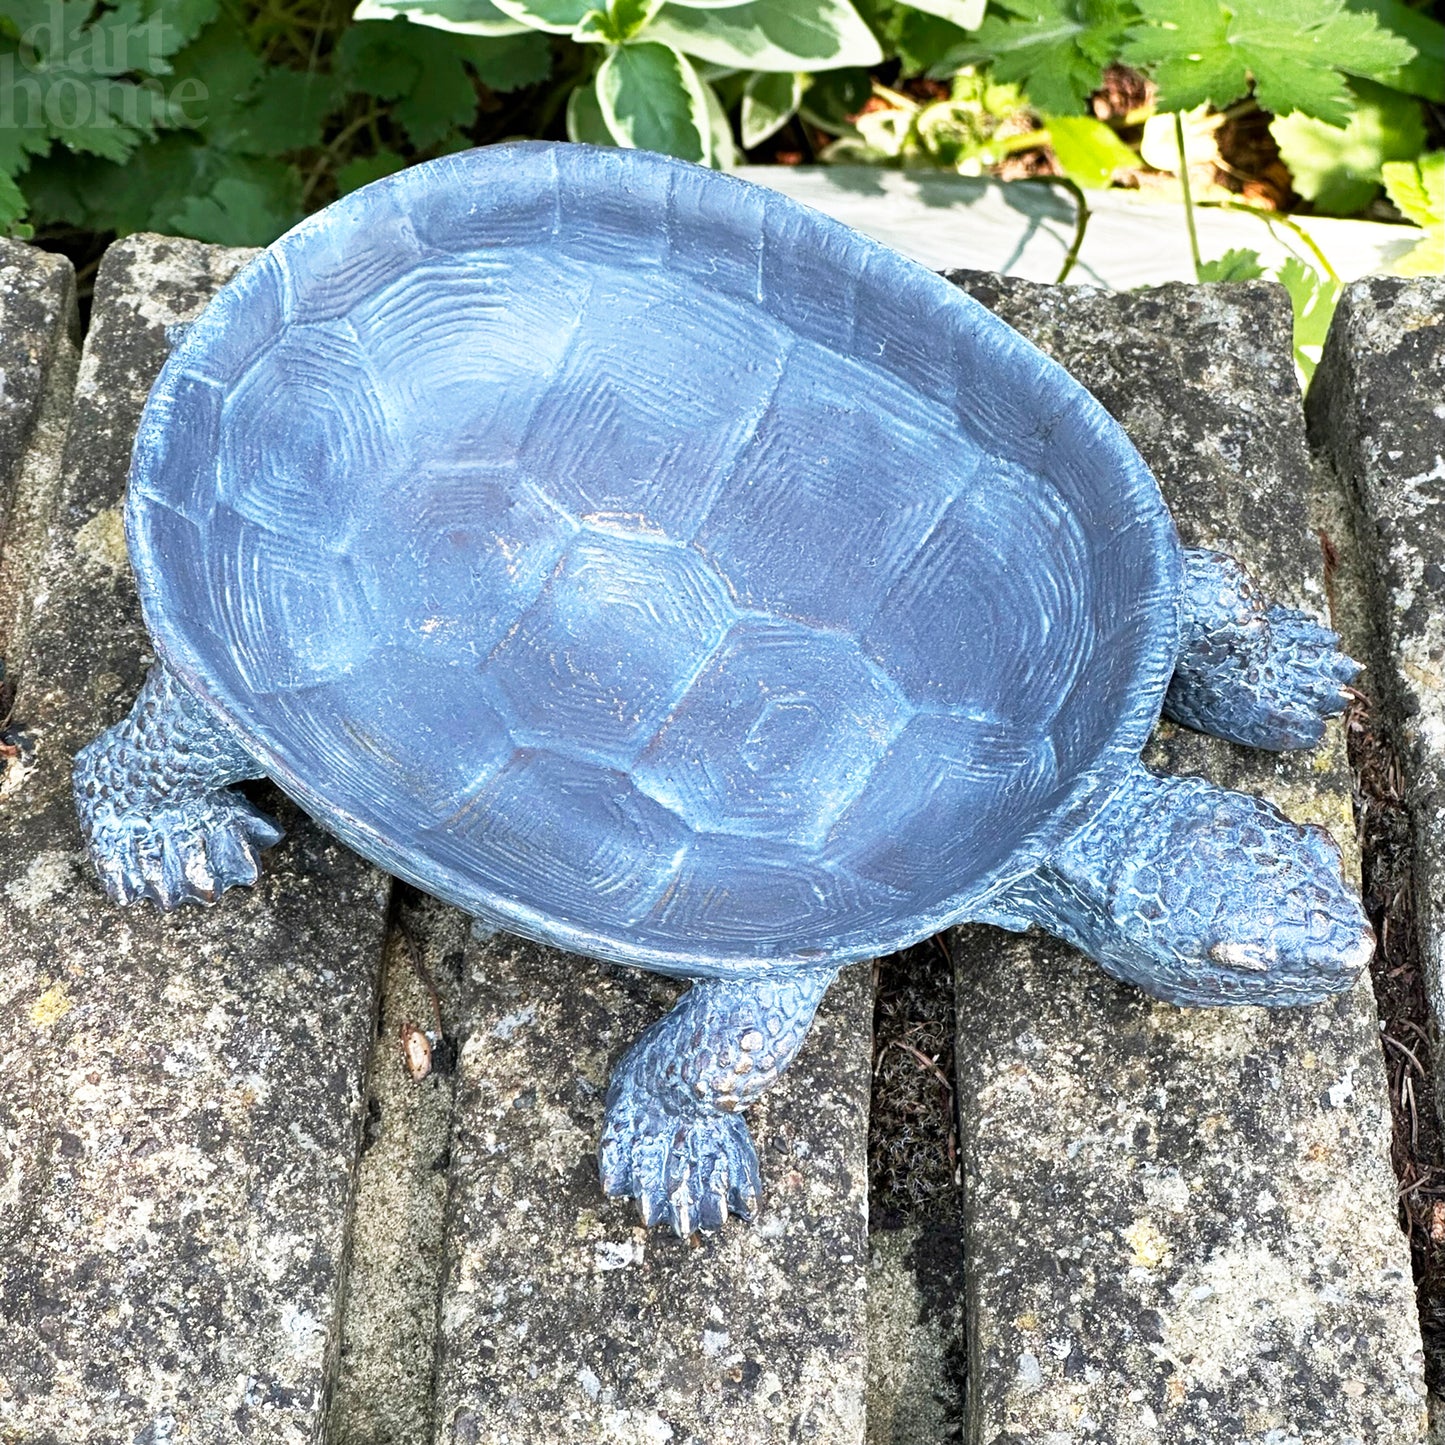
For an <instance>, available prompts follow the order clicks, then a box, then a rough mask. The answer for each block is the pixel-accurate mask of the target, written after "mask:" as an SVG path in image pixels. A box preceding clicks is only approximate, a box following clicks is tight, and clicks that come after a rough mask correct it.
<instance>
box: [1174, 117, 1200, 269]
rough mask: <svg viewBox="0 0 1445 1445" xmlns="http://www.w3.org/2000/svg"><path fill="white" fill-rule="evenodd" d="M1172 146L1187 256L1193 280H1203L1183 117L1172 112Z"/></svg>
mask: <svg viewBox="0 0 1445 1445" xmlns="http://www.w3.org/2000/svg"><path fill="white" fill-rule="evenodd" d="M1174 144H1175V145H1176V146H1177V147H1178V148H1179V184H1180V185H1181V186H1183V187H1184V220H1185V223H1186V224H1187V225H1188V227H1189V254H1190V255H1191V256H1193V257H1194V279H1195V280H1196V281H1201V280H1203V279H1204V278H1203V277H1202V276H1201V275H1200V272H1201V271H1202V270H1203V269H1204V263H1203V262H1202V261H1201V260H1200V259H1199V233H1198V232H1197V231H1196V230H1195V229H1194V197H1193V196H1192V195H1191V194H1190V191H1189V162H1188V160H1186V159H1185V156H1184V117H1183V116H1182V115H1180V113H1179V112H1178V111H1177V110H1176V111H1175V112H1174Z"/></svg>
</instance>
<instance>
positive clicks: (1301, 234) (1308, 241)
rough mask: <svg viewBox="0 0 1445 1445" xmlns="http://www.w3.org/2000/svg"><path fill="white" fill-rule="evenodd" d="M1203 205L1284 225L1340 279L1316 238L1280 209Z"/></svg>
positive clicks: (1271, 224) (1227, 203) (1242, 204)
mask: <svg viewBox="0 0 1445 1445" xmlns="http://www.w3.org/2000/svg"><path fill="white" fill-rule="evenodd" d="M1199 204H1200V205H1201V206H1216V207H1218V208H1219V209H1220V210H1221V211H1243V212H1244V214H1245V215H1246V216H1254V217H1257V218H1258V219H1259V220H1261V221H1263V222H1264V224H1265V225H1266V226H1269V227H1271V228H1273V227H1274V226H1283V227H1285V229H1286V230H1289V231H1293V232H1294V234H1295V235H1296V236H1297V237H1298V238H1299V239H1300V240H1301V241H1303V242H1304V244H1305V245H1306V246H1308V247H1309V249H1310V252H1311V254H1312V255H1313V256H1314V258H1315V260H1316V261H1318V262H1319V263H1320V265H1321V267H1323V268H1324V273H1325V275H1326V276H1328V277H1329V279H1330V280H1331V281H1338V280H1339V279H1340V275H1339V272H1338V271H1336V270H1335V268H1334V267H1333V266H1331V265H1330V258H1329V257H1328V256H1326V255H1325V253H1324V252H1323V251H1321V250H1320V248H1319V245H1318V244H1317V243H1316V241H1315V238H1314V237H1313V236H1311V235H1310V233H1309V232H1308V231H1306V230H1305V228H1304V227H1303V226H1301V225H1300V224H1299V223H1298V222H1296V221H1293V220H1291V219H1290V218H1289V217H1288V216H1284V215H1281V214H1280V213H1279V212H1278V211H1265V210H1261V209H1260V207H1258V206H1251V205H1249V204H1248V203H1247V202H1245V201H1200V203H1199Z"/></svg>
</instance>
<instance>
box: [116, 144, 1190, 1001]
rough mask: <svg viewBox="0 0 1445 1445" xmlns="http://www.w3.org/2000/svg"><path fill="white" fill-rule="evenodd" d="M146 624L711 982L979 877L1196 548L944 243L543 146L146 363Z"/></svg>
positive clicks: (1117, 710)
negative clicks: (925, 249)
mask: <svg viewBox="0 0 1445 1445" xmlns="http://www.w3.org/2000/svg"><path fill="white" fill-rule="evenodd" d="M127 526H128V531H129V536H130V543H131V551H132V556H133V559H134V561H135V564H136V571H137V576H138V579H139V584H140V588H141V593H142V600H143V603H144V606H145V609H146V616H147V621H148V623H149V625H150V627H151V630H152V633H153V635H154V637H155V639H156V643H157V646H158V648H159V650H160V652H161V654H162V656H163V657H164V658H165V659H166V661H167V662H168V663H169V664H170V666H171V667H172V668H173V669H175V671H176V672H177V673H178V674H179V675H180V677H181V678H182V679H183V680H184V682H185V683H186V684H187V686H188V687H189V688H191V689H192V690H193V691H194V692H195V693H196V694H197V695H198V696H199V697H201V698H203V699H204V700H205V701H206V702H207V703H208V704H209V705H210V706H211V707H212V708H213V709H214V710H215V712H216V713H217V715H218V716H219V717H220V718H221V719H222V720H223V722H224V723H225V724H227V725H228V726H229V727H230V728H231V729H232V730H234V732H235V734H236V735H237V737H239V738H240V739H241V740H242V741H243V742H244V744H245V746H246V747H247V748H248V750H249V751H251V752H252V753H253V754H254V756H255V757H256V758H257V759H258V761H259V762H260V763H261V764H262V766H263V767H264V768H265V769H266V771H267V772H269V773H270V774H271V775H272V776H273V777H275V778H276V779H277V780H278V781H279V782H280V783H281V784H282V786H283V787H285V788H286V789H287V790H288V791H289V792H291V793H292V794H293V795H294V796H295V797H296V798H297V799H298V800H299V801H300V802H301V803H302V805H303V806H304V807H306V808H307V809H308V810H309V811H310V812H312V813H313V814H315V815H316V816H317V817H318V818H319V819H321V821H323V822H324V823H325V824H326V825H327V826H329V827H331V828H332V829H333V830H334V831H336V832H337V833H338V834H340V835H341V836H342V837H343V838H345V839H347V840H348V841H349V842H351V843H352V844H353V846H356V847H358V848H359V849H360V851H362V852H363V853H365V854H367V855H368V856H370V857H372V858H373V859H374V860H376V861H377V862H379V863H381V864H382V865H383V866H385V867H387V868H389V869H390V870H392V871H393V872H395V873H398V874H400V875H401V876H403V877H407V878H409V879H411V880H412V881H414V882H416V883H418V884H419V885H420V886H422V887H424V888H427V889H429V890H430V891H432V892H435V893H438V894H440V895H441V896H443V897H446V898H449V899H451V900H453V901H455V902H457V903H460V904H461V905H463V906H464V907H467V908H469V909H470V910H471V911H473V912H475V913H477V914H479V915H481V916H482V917H484V918H486V919H489V920H490V921H492V922H493V923H495V924H498V925H500V926H504V927H507V928H509V929H512V930H514V931H517V932H521V933H523V934H527V935H530V936H533V937H536V938H539V939H542V940H544V941H547V942H551V943H556V944H560V945H562V946H566V947H571V948H574V949H578V950H580V951H583V952H588V953H592V954H595V955H599V956H603V957H612V958H617V959H621V960H625V961H632V962H637V963H642V964H644V965H647V966H650V967H654V968H660V969H663V970H666V971H673V972H678V973H686V974H691V975H703V974H709V973H713V974H725V973H740V972H747V971H749V970H755V969H758V968H766V967H770V966H772V964H773V963H774V961H777V960H803V959H832V960H838V961H843V960H846V959H851V958H859V957H866V956H869V955H871V954H874V953H877V952H880V951H883V950H884V949H887V948H891V947H894V946H898V945H901V944H903V943H906V942H908V941H910V940H911V939H914V938H918V937H922V936H924V935H925V934H927V933H929V932H931V931H933V930H935V929H936V928H938V927H940V926H942V925H944V924H946V923H949V922H952V921H954V920H956V919H959V918H962V917H966V916H967V915H968V912H969V909H970V907H972V906H974V905H976V904H977V903H978V901H979V900H980V899H981V898H983V897H984V896H986V895H987V894H989V893H990V892H992V891H994V890H995V889H997V888H998V887H999V886H1001V885H1002V884H1003V883H1005V882H1007V881H1009V880H1011V879H1013V878H1016V877H1018V876H1019V875H1020V874H1022V873H1023V872H1026V871H1028V869H1029V868H1031V867H1032V866H1033V865H1034V863H1035V862H1036V861H1037V859H1038V858H1039V857H1041V856H1042V855H1043V854H1044V853H1045V852H1047V850H1048V849H1049V847H1050V846H1052V845H1054V844H1056V843H1057V841H1058V840H1059V839H1060V838H1061V837H1062V836H1064V835H1065V834H1066V833H1067V831H1068V830H1069V829H1070V828H1072V827H1074V826H1077V821H1078V819H1079V818H1080V817H1081V816H1083V815H1084V813H1085V812H1086V811H1087V808H1088V806H1089V800H1090V798H1091V797H1093V798H1097V795H1098V792H1099V790H1100V789H1101V788H1104V787H1107V786H1108V784H1109V782H1110V780H1111V779H1112V778H1114V777H1116V776H1118V775H1120V773H1121V771H1122V769H1123V768H1124V767H1125V766H1126V765H1127V764H1128V762H1129V761H1130V760H1131V759H1133V758H1134V757H1137V754H1138V751H1139V748H1140V746H1141V745H1142V743H1143V741H1144V739H1145V737H1146V736H1147V733H1148V730H1149V728H1150V726H1151V725H1152V723H1153V721H1154V718H1155V717H1156V716H1157V713H1158V708H1159V702H1160V698H1161V697H1162V694H1163V690H1164V687H1165V685H1166V683H1167V681H1168V677H1169V672H1170V668H1171V666H1172V653H1173V646H1174V640H1175V628H1176V621H1175V604H1176V596H1177V591H1178V585H1179V583H1178V553H1177V543H1176V541H1175V538H1174V533H1173V529H1172V525H1171V523H1170V521H1169V518H1168V514H1167V512H1166V510H1165V508H1164V505H1163V502H1162V500H1161V498H1160V495H1159V491H1158V487H1157V484H1156V483H1155V481H1154V479H1153V478H1152V477H1151V476H1150V475H1149V473H1148V471H1147V469H1146V468H1145V467H1144V465H1143V463H1142V462H1141V461H1140V459H1139V457H1138V455H1137V453H1136V452H1135V451H1134V449H1133V448H1132V446H1131V445H1130V444H1129V442H1128V440H1127V439H1126V438H1125V437H1124V435H1123V433H1122V431H1121V430H1120V429H1119V428H1118V426H1117V425H1116V424H1115V423H1113V422H1112V421H1111V420H1110V419H1109V418H1108V416H1107V415H1106V414H1105V413H1104V412H1103V410H1102V409H1101V408H1100V407H1099V406H1098V404H1097V403H1096V402H1094V401H1093V399H1092V398H1091V397H1089V396H1088V394H1087V393H1086V392H1084V391H1083V390H1082V388H1080V387H1079V386H1077V384H1075V383H1074V382H1073V381H1071V380H1070V379H1069V378H1068V377H1067V375H1066V374H1065V373H1064V372H1063V371H1062V370H1061V369H1059V368H1058V367H1057V366H1055V365H1054V364H1053V363H1052V362H1050V361H1048V360H1047V359H1045V358H1044V357H1043V356H1042V355H1041V354H1040V353H1038V352H1037V351H1035V350H1034V349H1033V348H1032V347H1030V346H1028V345H1027V344H1026V343H1025V342H1023V341H1022V339H1021V338H1019V337H1018V336H1017V335H1016V334H1015V333H1014V332H1012V331H1011V330H1010V329H1009V328H1008V327H1006V326H1004V325H1003V324H1002V323H1001V322H999V321H997V320H996V319H995V318H993V317H992V316H991V315H990V314H989V313H988V312H987V311H985V310H984V309H983V308H981V307H979V306H978V305H976V304H975V303H974V302H972V301H971V300H970V299H969V298H967V297H966V296H964V295H963V294H962V293H960V292H958V291H957V290H956V289H955V288H953V287H951V286H949V285H948V284H946V283H945V282H944V281H942V280H941V279H940V278H938V277H936V276H934V275H932V274H931V273H929V272H927V271H925V270H924V269H922V268H921V267H918V266H915V265H913V264H912V263H910V262H908V261H905V260H903V259H902V258H900V257H898V256H896V255H895V254H893V253H891V252H889V251H886V250H885V249H883V248H882V247H879V246H876V245H874V244H873V243H871V242H869V241H867V240H865V239H864V238H862V237H860V236H858V235H856V234H855V233H853V232H851V231H849V230H847V229H846V228H844V227H842V226H839V225H836V224H834V223H832V222H830V221H828V220H826V219H824V218H823V217H821V216H819V215H817V214H816V213H813V212H811V211H808V210H805V209H804V208H802V207H799V206H797V205H795V204H793V203H791V202H789V201H787V200H785V199H783V198H781V197H778V196H775V195H772V194H770V193H767V192H765V191H763V190H761V189H759V188H756V187H752V186H749V185H747V184H745V183H743V182H741V181H738V180H735V179H732V178H729V177H725V176H721V175H718V174H716V173H712V172H708V171H705V170H702V169H700V168H697V167H691V166H687V165H684V164H682V163H677V162H672V161H668V160H665V159H663V158H660V157H643V156H639V155H637V154H630V155H628V156H626V157H622V156H619V155H618V154H616V153H609V152H606V151H601V150H593V149H590V148H587V147H580V146H573V147H566V146H549V145H537V144H523V145H509V146H503V147H494V148H491V149H488V150H484V151H477V152H471V153H469V154H467V155H462V156H457V157H451V158H447V159H445V160H441V161H437V162H434V163H432V164H430V165H425V166H419V167H415V168H413V169H411V170H408V171H406V172H404V173H402V174H400V175H398V176H396V177H393V178H390V179H388V180H385V181H382V182H379V183H377V184H376V185H374V186H370V187H367V188H366V189H365V190H364V191H361V192H358V193H357V194H355V195H353V196H351V197H348V198H346V199H345V200H343V201H341V202H340V203H338V204H337V205H335V206H333V207H331V208H329V209H328V210H327V211H326V212H324V213H322V214H321V215H319V216H317V217H313V218H312V219H311V220H309V221H307V222H305V223H303V224H302V225H301V226H300V227H298V228H297V229H296V230H295V231H293V232H291V233H290V234H289V235H287V236H286V237H283V238H282V240H281V241H279V242H278V243H276V245H275V246H273V247H272V248H271V249H270V250H269V251H267V252H266V253H264V254H263V255H262V256H261V257H259V258H258V259H257V260H256V261H255V262H253V263H252V264H251V265H250V266H249V267H248V268H247V269H246V270H245V271H244V272H242V274H241V275H240V276H239V277H238V278H237V279H236V280H235V281H234V282H232V283H231V285H230V286H228V287H227V288H226V289H225V290H224V291H223V292H222V293H220V295H219V296H218V298H217V299H216V301H215V302H214V303H213V304H212V305H211V307H210V308H209V309H208V310H207V312H206V313H205V314H204V316H203V317H202V318H201V320H200V321H198V322H197V323H196V325H195V326H194V327H192V329H191V330H190V332H189V333H188V334H187V335H186V337H185V338H184V339H183V340H182V342H181V344H180V345H179V347H178V348H177V350H176V351H175V353H174V354H173V356H172V357H171V359H170V361H169V362H168V364H167V366H166V367H165V369H164V371H163V373H162V375H161V377H160V379H159V380H158V382H157V385H156V387H155V389H154V391H153V393H152V396H151V399H150V402H149V404H148V407H147V410H146V413H145V416H144V418H143V421H142V425H141V430H140V435H139V437H138V441H137V445H136V450H135V457H134V463H133V467H132V474H131V488H130V493H129V502H128V509H127Z"/></svg>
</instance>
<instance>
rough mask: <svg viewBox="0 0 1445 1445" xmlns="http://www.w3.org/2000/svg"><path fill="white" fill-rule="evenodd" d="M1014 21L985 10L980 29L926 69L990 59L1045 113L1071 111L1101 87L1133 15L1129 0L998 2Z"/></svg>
mask: <svg viewBox="0 0 1445 1445" xmlns="http://www.w3.org/2000/svg"><path fill="white" fill-rule="evenodd" d="M997 3H998V8H999V9H1001V10H1003V11H1005V12H1006V13H1007V14H1008V15H1010V16H1012V17H1013V18H1012V19H1007V20H1006V19H1003V18H1002V17H1001V16H999V15H995V14H990V15H989V16H988V17H987V18H986V19H985V20H984V22H983V24H982V25H981V26H980V27H979V29H978V33H977V34H976V35H975V36H974V37H973V38H972V39H971V40H970V41H968V42H967V43H966V44H964V45H962V46H960V47H959V48H958V49H956V50H954V51H952V52H950V53H949V54H948V55H947V56H946V57H944V59H943V60H942V61H940V62H939V64H938V65H936V66H935V67H934V68H933V70H932V71H930V72H929V73H930V74H932V75H940V74H943V73H948V74H951V73H952V72H954V71H956V70H959V69H961V68H962V67H963V66H965V65H979V64H991V65H992V66H993V75H994V78H995V79H996V80H1000V81H1013V82H1017V83H1018V84H1020V85H1022V86H1023V88H1024V90H1025V91H1027V93H1028V97H1029V99H1030V101H1032V102H1033V104H1034V106H1035V107H1036V108H1037V109H1038V110H1040V111H1043V112H1045V113H1047V114H1049V115H1075V114H1078V113H1080V112H1081V111H1083V110H1084V109H1085V102H1086V101H1087V100H1088V98H1089V96H1090V95H1091V94H1092V93H1093V92H1094V91H1095V90H1097V89H1098V88H1099V84H1100V82H1101V81H1102V79H1103V76H1104V67H1105V66H1106V65H1109V64H1110V63H1111V62H1113V61H1114V60H1115V59H1116V58H1117V57H1118V53H1119V46H1120V45H1121V44H1122V42H1123V38H1124V32H1125V30H1126V29H1127V27H1128V26H1129V24H1130V22H1132V21H1133V20H1134V19H1136V18H1137V12H1136V11H1135V8H1134V5H1133V3H1132V0H997Z"/></svg>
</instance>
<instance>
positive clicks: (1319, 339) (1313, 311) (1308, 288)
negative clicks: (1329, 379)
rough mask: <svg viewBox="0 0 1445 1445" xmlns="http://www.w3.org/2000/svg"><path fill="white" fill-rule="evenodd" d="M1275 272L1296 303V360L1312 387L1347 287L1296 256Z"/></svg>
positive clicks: (1303, 378) (1304, 381) (1302, 381)
mask: <svg viewBox="0 0 1445 1445" xmlns="http://www.w3.org/2000/svg"><path fill="white" fill-rule="evenodd" d="M1275 275H1276V277H1277V278H1278V280H1279V282H1280V284H1281V285H1282V286H1283V287H1284V289H1285V290H1286V291H1288V292H1289V299H1290V304H1291V305H1292V306H1293V307H1294V364H1295V369H1296V371H1298V372H1299V375H1300V384H1301V385H1302V386H1305V387H1308V386H1309V383H1310V378H1311V377H1313V376H1314V374H1315V367H1316V366H1318V365H1319V360H1320V353H1321V352H1322V351H1323V350H1324V345H1325V336H1326V334H1327V333H1328V332H1329V329H1330V321H1331V319H1332V318H1333V316H1334V314H1335V307H1336V306H1337V305H1338V304H1339V299H1340V293H1341V292H1342V291H1343V290H1344V288H1343V286H1341V284H1340V283H1339V282H1338V281H1333V280H1329V279H1326V278H1325V277H1323V276H1321V275H1320V273H1319V272H1318V271H1316V270H1315V269H1314V267H1313V266H1306V265H1305V263H1304V262H1303V261H1300V260H1298V259H1297V258H1296V257H1294V256H1290V257H1288V258H1287V259H1286V260H1285V262H1284V264H1283V265H1282V266H1281V267H1280V268H1279V270H1278V271H1277V272H1275Z"/></svg>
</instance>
